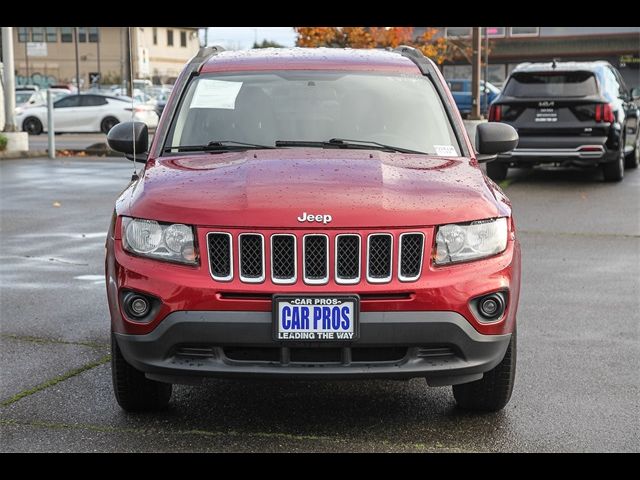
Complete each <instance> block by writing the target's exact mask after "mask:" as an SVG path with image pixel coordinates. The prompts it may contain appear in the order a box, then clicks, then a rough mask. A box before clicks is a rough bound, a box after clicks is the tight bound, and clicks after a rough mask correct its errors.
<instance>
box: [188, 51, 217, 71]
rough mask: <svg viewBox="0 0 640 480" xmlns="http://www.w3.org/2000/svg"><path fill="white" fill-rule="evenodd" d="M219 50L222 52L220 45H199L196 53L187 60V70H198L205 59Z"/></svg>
mask: <svg viewBox="0 0 640 480" xmlns="http://www.w3.org/2000/svg"><path fill="white" fill-rule="evenodd" d="M220 52H224V48H222V47H221V46H220V45H212V46H210V47H200V50H198V53H196V54H195V56H194V57H193V58H192V59H191V60H189V70H195V71H198V70H200V67H202V65H204V64H205V63H206V62H207V60H209V59H210V58H211V57H213V56H214V55H217V54H218V53H220ZM194 67H195V68H194Z"/></svg>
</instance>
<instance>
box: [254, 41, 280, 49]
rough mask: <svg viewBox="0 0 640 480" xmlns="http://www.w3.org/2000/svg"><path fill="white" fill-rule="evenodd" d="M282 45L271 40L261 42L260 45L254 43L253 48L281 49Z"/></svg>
mask: <svg viewBox="0 0 640 480" xmlns="http://www.w3.org/2000/svg"><path fill="white" fill-rule="evenodd" d="M283 46H284V45H280V44H279V43H278V42H274V41H273V40H266V39H265V40H262V43H258V42H254V43H253V48H282V47H283Z"/></svg>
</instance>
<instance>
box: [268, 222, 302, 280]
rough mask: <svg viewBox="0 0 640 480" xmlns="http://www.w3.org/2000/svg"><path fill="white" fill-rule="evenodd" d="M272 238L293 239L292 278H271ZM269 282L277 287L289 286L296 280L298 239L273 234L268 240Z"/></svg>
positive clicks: (287, 234)
mask: <svg viewBox="0 0 640 480" xmlns="http://www.w3.org/2000/svg"><path fill="white" fill-rule="evenodd" d="M273 237H293V277H291V278H275V277H274V276H273ZM270 245H271V252H270V261H271V281H272V282H273V283H275V284H277V285H291V284H292V283H296V281H297V280H298V238H297V237H296V236H295V235H293V234H292V233H274V234H273V235H271V239H270Z"/></svg>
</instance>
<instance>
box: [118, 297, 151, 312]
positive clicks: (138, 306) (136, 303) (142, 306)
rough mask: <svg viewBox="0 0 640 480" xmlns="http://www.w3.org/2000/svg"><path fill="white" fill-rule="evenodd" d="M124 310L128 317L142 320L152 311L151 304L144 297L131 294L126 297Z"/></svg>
mask: <svg viewBox="0 0 640 480" xmlns="http://www.w3.org/2000/svg"><path fill="white" fill-rule="evenodd" d="M124 308H125V311H126V312H127V315H129V316H131V317H134V318H142V317H145V316H146V315H147V314H148V313H149V312H150V311H151V302H150V301H149V299H147V298H145V297H143V296H142V295H139V294H136V293H129V294H127V295H125V297H124Z"/></svg>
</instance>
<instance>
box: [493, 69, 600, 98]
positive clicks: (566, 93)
mask: <svg viewBox="0 0 640 480" xmlns="http://www.w3.org/2000/svg"><path fill="white" fill-rule="evenodd" d="M597 93H598V84H597V82H596V77H595V75H594V74H593V72H587V71H577V72H518V73H514V74H513V75H512V76H511V78H510V79H509V82H507V85H506V86H505V88H504V95H505V96H508V97H586V96H589V95H597Z"/></svg>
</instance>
